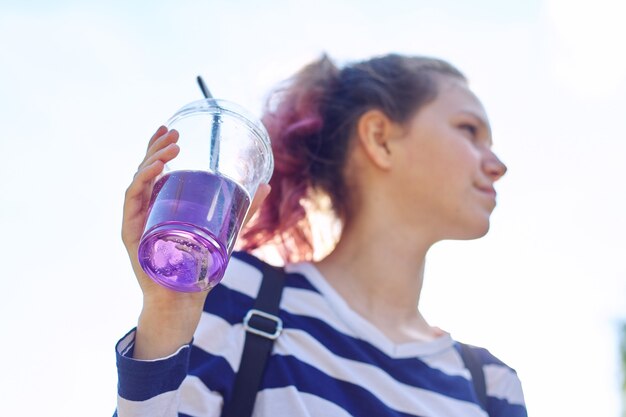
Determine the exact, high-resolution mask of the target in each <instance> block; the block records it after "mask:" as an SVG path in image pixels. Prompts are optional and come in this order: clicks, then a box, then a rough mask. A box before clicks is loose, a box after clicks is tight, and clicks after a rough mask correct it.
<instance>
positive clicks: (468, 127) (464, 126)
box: [460, 123, 478, 139]
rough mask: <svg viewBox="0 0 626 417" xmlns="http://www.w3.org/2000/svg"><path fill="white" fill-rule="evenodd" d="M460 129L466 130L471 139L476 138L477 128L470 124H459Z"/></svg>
mask: <svg viewBox="0 0 626 417" xmlns="http://www.w3.org/2000/svg"><path fill="white" fill-rule="evenodd" d="M460 128H461V129H463V130H466V131H467V132H469V134H470V135H471V136H472V139H474V138H476V134H477V133H478V128H477V127H476V126H474V125H471V124H467V123H465V124H462V125H461V126H460Z"/></svg>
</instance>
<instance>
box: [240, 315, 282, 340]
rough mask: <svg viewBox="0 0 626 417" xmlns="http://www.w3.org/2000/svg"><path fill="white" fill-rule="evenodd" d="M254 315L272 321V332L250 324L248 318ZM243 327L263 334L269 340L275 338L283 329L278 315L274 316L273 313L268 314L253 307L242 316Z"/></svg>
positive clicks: (248, 330) (260, 334)
mask: <svg viewBox="0 0 626 417" xmlns="http://www.w3.org/2000/svg"><path fill="white" fill-rule="evenodd" d="M255 315H256V316H259V317H263V318H264V319H267V320H270V321H273V322H274V325H275V326H276V327H275V330H274V333H270V332H266V331H265V330H262V329H259V328H256V327H252V326H250V320H251V319H252V316H255ZM243 328H244V329H245V330H246V331H247V332H250V333H254V334H256V335H259V336H263V337H266V338H268V339H271V340H275V339H276V338H277V337H278V336H280V333H281V332H282V331H283V321H282V320H281V319H280V317H278V316H274V315H273V314H268V313H266V312H264V311H261V310H257V309H254V308H253V309H252V310H250V311H248V313H247V314H246V317H244V318H243Z"/></svg>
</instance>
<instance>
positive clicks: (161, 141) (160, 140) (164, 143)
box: [139, 130, 179, 166]
mask: <svg viewBox="0 0 626 417" xmlns="http://www.w3.org/2000/svg"><path fill="white" fill-rule="evenodd" d="M178 137H179V135H178V132H177V131H176V130H170V131H169V132H166V133H165V134H164V135H161V136H159V137H157V138H156V140H155V141H154V142H152V143H151V144H150V146H148V150H147V151H146V155H145V156H144V158H143V161H142V162H141V164H140V165H139V166H145V165H146V161H148V160H149V159H150V158H151V157H152V156H153V155H154V154H155V153H157V152H159V151H160V150H161V149H164V148H166V147H168V146H169V145H171V144H172V143H176V142H177V141H178ZM151 160H152V161H154V158H152V159H151Z"/></svg>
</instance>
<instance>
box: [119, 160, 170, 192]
mask: <svg viewBox="0 0 626 417" xmlns="http://www.w3.org/2000/svg"><path fill="white" fill-rule="evenodd" d="M164 165H165V164H164V163H163V162H162V161H160V160H158V159H157V160H156V161H154V162H152V163H151V164H149V165H147V166H145V167H143V168H141V169H140V170H139V171H137V173H135V177H134V178H133V182H131V183H130V186H129V187H128V189H126V200H131V199H133V198H135V197H137V196H141V195H143V193H144V192H145V191H146V187H148V186H151V183H152V180H154V179H155V178H156V177H157V176H158V175H159V174H160V173H161V172H162V171H163V167H164Z"/></svg>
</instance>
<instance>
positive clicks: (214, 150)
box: [196, 75, 221, 172]
mask: <svg viewBox="0 0 626 417" xmlns="http://www.w3.org/2000/svg"><path fill="white" fill-rule="evenodd" d="M196 80H197V81H198V85H199V86H200V90H202V94H203V95H204V98H206V99H212V98H213V95H212V94H211V92H210V91H209V89H208V88H207V86H206V84H205V83H204V80H203V79H202V77H201V76H199V75H198V77H197V78H196ZM220 123H221V120H220V116H219V112H218V113H216V114H214V115H213V126H211V160H210V161H209V168H210V169H211V170H212V171H213V172H217V165H218V163H219V159H220V142H219V135H220Z"/></svg>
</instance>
